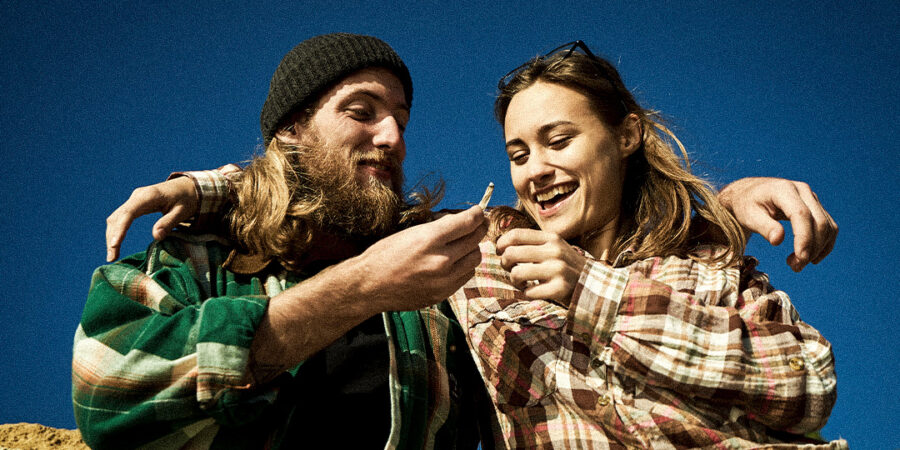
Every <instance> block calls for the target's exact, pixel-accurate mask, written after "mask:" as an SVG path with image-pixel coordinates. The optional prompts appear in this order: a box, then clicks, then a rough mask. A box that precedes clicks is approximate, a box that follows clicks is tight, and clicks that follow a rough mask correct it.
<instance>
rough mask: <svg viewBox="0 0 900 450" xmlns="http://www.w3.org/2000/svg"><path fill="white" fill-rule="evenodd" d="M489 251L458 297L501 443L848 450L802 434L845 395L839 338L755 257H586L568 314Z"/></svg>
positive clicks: (456, 305) (458, 310)
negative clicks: (731, 260) (805, 315)
mask: <svg viewBox="0 0 900 450" xmlns="http://www.w3.org/2000/svg"><path fill="white" fill-rule="evenodd" d="M481 249H482V262H481V265H480V266H479V267H478V268H477V269H476V273H475V276H474V277H473V278H472V279H471V280H470V281H469V282H468V283H467V284H466V285H465V286H464V287H463V288H461V289H460V290H459V291H457V293H456V294H454V296H453V297H452V298H451V304H452V306H453V308H454V311H455V312H456V314H457V316H458V318H459V321H460V323H461V324H462V326H463V328H464V329H466V331H467V339H468V340H469V344H470V347H471V349H472V353H473V355H474V358H475V361H476V363H477V365H478V368H479V370H480V371H481V374H482V376H483V377H484V380H485V383H486V385H487V388H488V391H489V394H490V396H491V397H492V400H493V402H494V405H495V408H496V411H497V420H498V421H499V426H500V429H502V433H501V434H500V435H498V436H496V440H497V445H498V447H501V448H503V447H510V448H536V447H540V448H546V447H558V448H598V449H603V448H751V447H752V448H759V447H767V448H782V447H786V448H795V447H798V446H804V447H805V448H846V446H847V443H846V441H843V440H838V441H834V442H831V443H822V442H818V441H814V440H810V439H806V438H804V437H803V436H802V434H803V433H808V432H812V431H815V430H818V429H820V428H821V427H822V426H823V425H825V421H826V420H827V419H828V415H829V413H830V411H831V408H832V406H833V405H834V402H835V399H836V390H835V385H836V378H835V373H834V359H833V356H832V352H831V345H830V344H829V343H828V341H826V340H825V339H824V338H823V337H822V336H821V335H820V334H819V332H818V331H816V330H815V329H814V328H812V327H811V326H809V325H808V324H806V323H804V322H802V321H801V320H800V317H799V316H798V314H797V311H796V310H795V309H794V307H793V305H792V304H791V302H790V299H789V298H788V296H787V295H786V294H785V293H784V292H781V291H778V290H775V289H773V288H772V287H771V286H770V285H769V283H768V277H767V276H766V275H765V274H763V273H760V272H758V271H756V270H755V269H754V268H755V266H756V261H755V260H753V259H752V258H746V259H745V260H744V262H743V264H742V266H741V267H728V268H715V267H711V266H710V265H708V264H705V263H702V262H698V261H694V260H691V259H683V258H678V257H666V258H649V259H646V260H643V261H629V253H628V252H625V253H623V254H622V255H620V257H619V258H618V260H617V261H616V263H615V264H614V265H613V266H612V267H611V266H609V265H606V264H604V263H601V262H598V261H596V260H593V259H589V262H588V264H587V265H586V266H585V268H584V270H583V272H582V274H581V279H580V280H579V283H578V286H577V287H576V289H575V291H574V294H573V297H572V302H571V305H570V307H569V308H565V307H563V306H560V305H557V304H555V303H551V302H549V301H543V300H533V299H529V298H527V297H525V295H524V293H523V292H522V291H520V290H518V289H516V288H515V287H514V286H513V285H512V283H511V281H510V278H509V274H508V272H506V271H505V270H504V269H503V268H502V267H501V266H500V258H499V257H498V256H497V254H496V248H495V247H494V244H492V243H490V242H483V243H482V244H481ZM710 251H714V249H712V248H704V249H698V252H700V253H702V252H710ZM806 446H809V447H806Z"/></svg>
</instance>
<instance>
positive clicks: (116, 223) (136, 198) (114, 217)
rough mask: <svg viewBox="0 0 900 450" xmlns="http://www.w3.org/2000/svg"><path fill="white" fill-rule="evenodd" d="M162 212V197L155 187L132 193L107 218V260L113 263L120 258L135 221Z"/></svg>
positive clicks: (140, 189)
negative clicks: (122, 246) (123, 243)
mask: <svg viewBox="0 0 900 450" xmlns="http://www.w3.org/2000/svg"><path fill="white" fill-rule="evenodd" d="M160 210H162V205H161V204H160V195H159V193H158V189H156V187H155V186H147V187H140V188H137V189H135V190H134V191H132V193H131V196H129V197H128V200H127V201H126V202H125V203H123V204H122V206H119V207H118V208H116V210H115V211H113V213H112V214H110V215H109V217H107V218H106V260H107V261H108V262H112V261H115V260H116V258H118V257H119V248H120V247H121V245H122V241H123V240H125V234H126V233H127V232H128V228H129V227H131V223H132V222H134V219H136V218H138V217H140V216H143V215H145V214H149V213H152V212H157V211H160Z"/></svg>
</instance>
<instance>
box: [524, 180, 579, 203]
mask: <svg viewBox="0 0 900 450" xmlns="http://www.w3.org/2000/svg"><path fill="white" fill-rule="evenodd" d="M577 187H578V186H576V185H574V184H564V185H561V186H555V187H554V188H553V189H550V190H548V191H544V192H541V193H539V194H535V195H534V199H535V200H536V201H537V202H538V203H543V202H546V201H547V200H550V199H551V198H553V197H556V196H557V195H563V194H568V193H569V192H572V191H574V190H575V189H576V188H577Z"/></svg>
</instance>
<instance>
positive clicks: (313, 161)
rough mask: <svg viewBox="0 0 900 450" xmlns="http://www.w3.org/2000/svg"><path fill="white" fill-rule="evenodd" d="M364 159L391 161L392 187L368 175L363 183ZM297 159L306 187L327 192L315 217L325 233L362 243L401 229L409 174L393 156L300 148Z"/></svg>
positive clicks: (321, 192) (381, 153)
mask: <svg viewBox="0 0 900 450" xmlns="http://www.w3.org/2000/svg"><path fill="white" fill-rule="evenodd" d="M363 160H375V161H381V162H383V163H388V164H389V166H390V168H391V185H390V186H388V185H386V184H384V183H383V182H382V181H380V180H378V179H377V178H376V177H374V176H368V175H365V174H363V175H362V176H363V177H364V179H362V180H361V179H360V171H359V162H360V161H363ZM296 161H297V163H298V168H299V170H298V173H299V174H301V177H302V178H303V179H304V180H303V184H305V185H306V187H308V188H309V190H310V191H314V192H315V191H317V192H318V193H320V194H321V204H320V206H319V208H318V209H317V210H316V212H315V214H313V218H314V220H315V222H316V225H317V226H319V227H320V228H321V229H322V230H323V231H326V232H330V233H335V234H337V235H340V236H342V237H346V238H349V239H352V240H354V241H361V242H362V241H369V240H372V239H378V238H381V237H383V236H386V235H388V234H390V233H391V232H393V231H395V230H396V228H397V224H398V222H399V219H400V209H401V206H402V201H401V198H402V197H401V195H402V194H401V189H402V187H403V170H402V165H401V162H400V161H399V160H398V159H397V158H396V157H395V156H394V154H393V153H386V152H383V151H381V150H373V151H370V152H363V151H358V150H356V149H348V148H334V147H332V148H328V147H323V146H321V145H312V146H303V147H302V148H300V149H298V152H297V160H296Z"/></svg>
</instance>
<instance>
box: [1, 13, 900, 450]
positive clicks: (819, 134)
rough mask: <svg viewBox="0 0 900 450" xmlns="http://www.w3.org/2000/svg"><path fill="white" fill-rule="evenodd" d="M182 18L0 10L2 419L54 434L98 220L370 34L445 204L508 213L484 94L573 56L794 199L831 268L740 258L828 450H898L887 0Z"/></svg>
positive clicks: (253, 146)
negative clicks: (514, 74) (814, 408)
mask: <svg viewBox="0 0 900 450" xmlns="http://www.w3.org/2000/svg"><path fill="white" fill-rule="evenodd" d="M35 3H36V2H35ZM182 3H188V2H171V3H170V4H166V3H163V2H130V1H123V2H77V3H76V2H71V3H68V2H40V4H39V5H33V4H32V2H23V1H6V2H2V3H0V60H2V61H3V64H0V92H2V93H0V95H2V102H0V142H2V144H0V145H2V158H3V159H2V164H3V167H4V173H5V174H6V175H5V176H3V177H2V178H0V189H2V191H3V192H4V195H3V196H2V200H0V201H2V204H0V206H2V210H3V212H4V213H3V215H2V218H0V236H2V238H3V240H4V245H2V246H0V288H2V292H4V293H5V297H6V298H5V299H4V300H3V312H2V313H0V330H2V335H0V336H2V339H0V351H2V354H3V355H5V357H6V360H7V365H6V366H5V367H4V368H3V369H2V374H3V378H4V379H5V380H7V387H6V388H4V389H2V390H0V423H11V422H20V421H25V422H40V423H44V424H47V425H52V426H57V427H67V428H73V427H74V425H75V424H74V419H73V417H72V408H71V403H70V400H69V395H70V377H69V373H70V372H69V370H70V359H71V343H72V335H73V333H74V330H75V328H76V326H77V323H78V320H79V316H80V311H81V308H82V306H83V304H84V298H85V294H86V292H87V288H88V285H89V281H90V276H91V272H92V271H93V269H94V268H95V267H96V266H98V265H100V264H102V263H103V262H104V256H105V250H104V227H105V224H104V219H105V218H106V216H107V215H108V214H109V213H110V212H111V211H112V210H113V209H114V208H115V207H116V206H117V205H118V204H120V203H121V202H123V201H124V200H125V199H126V198H127V196H128V195H129V193H130V192H131V190H132V189H133V188H135V187H137V186H141V185H146V184H151V183H155V182H158V181H160V180H162V179H163V178H165V176H166V175H167V174H168V173H170V172H172V171H176V170H185V169H203V168H212V167H216V166H219V165H222V164H224V163H227V162H235V161H243V160H246V159H247V158H249V157H250V155H252V154H253V152H254V151H256V150H257V145H258V144H259V141H260V133H259V121H258V118H259V110H260V108H261V105H262V103H263V100H264V99H265V95H266V92H267V88H268V80H269V77H270V76H271V73H272V72H273V71H274V69H275V67H276V66H277V64H278V62H279V60H280V58H281V56H282V55H283V54H284V53H286V52H287V51H288V50H290V49H291V48H292V47H293V46H294V45H295V44H297V43H298V42H300V41H301V40H303V39H305V38H307V37H310V36H313V35H317V34H321V33H327V32H334V31H349V32H355V33H363V34H372V35H376V36H378V37H381V38H382V39H384V40H386V41H387V42H388V43H390V44H391V45H392V46H394V48H395V49H396V50H397V51H398V53H400V55H401V56H402V57H403V58H404V59H405V61H406V63H407V64H408V66H409V67H410V70H411V73H412V77H413V80H414V84H415V98H414V101H413V110H412V120H411V122H410V126H409V128H408V130H407V135H406V136H407V146H408V149H409V154H408V157H407V163H406V171H407V177H408V180H409V181H415V180H417V179H419V178H420V177H422V176H426V175H428V174H431V177H432V178H433V177H436V176H440V177H443V178H444V179H445V180H446V181H447V185H448V190H447V196H446V198H445V200H444V202H443V204H442V207H459V206H462V205H463V204H464V203H465V202H473V201H477V200H478V199H479V198H480V196H481V193H482V192H483V189H484V186H485V185H486V184H487V183H488V181H494V182H495V183H496V184H497V191H496V192H495V195H494V200H493V203H495V204H498V203H512V202H513V200H514V193H513V190H512V188H511V186H510V183H509V178H508V162H507V161H506V160H505V155H504V152H503V147H502V141H501V134H500V128H499V126H498V125H496V124H495V123H494V122H493V120H492V116H491V105H492V97H493V95H494V93H495V89H496V80H497V79H498V77H500V76H501V75H503V74H504V73H506V72H507V71H509V70H510V69H511V68H513V67H515V66H517V65H519V64H520V63H521V62H523V61H524V60H525V59H527V58H529V57H531V56H534V55H535V54H538V53H542V52H543V51H544V50H547V49H549V48H552V47H555V46H556V45H558V44H560V43H563V42H568V41H571V40H574V39H582V40H584V41H586V42H587V43H588V45H589V46H590V47H591V49H592V50H594V52H595V53H598V54H602V55H605V56H606V57H608V58H610V59H611V60H612V61H614V62H615V63H616V64H617V65H618V67H619V68H620V70H621V72H622V75H623V77H624V79H625V83H626V84H627V85H628V86H629V87H630V88H631V89H632V90H633V91H634V92H635V94H636V95H637V98H638V100H639V101H640V102H641V103H642V104H643V105H644V106H649V107H652V108H655V109H658V110H660V111H662V112H663V113H665V114H666V115H667V116H668V117H669V118H670V119H671V122H672V124H673V125H674V128H675V131H676V133H677V134H678V135H679V136H680V137H681V138H682V140H683V141H684V143H685V144H686V145H687V147H688V149H689V151H690V152H691V154H692V156H693V157H694V158H695V159H696V160H698V161H699V163H698V164H696V165H695V170H697V171H699V172H700V173H702V174H704V175H705V176H706V177H708V178H709V179H710V180H712V181H714V182H715V183H717V184H719V185H721V184H723V183H725V182H727V181H730V180H733V179H735V178H738V177H740V176H750V175H770V176H780V177H787V178H792V179H800V180H805V181H808V182H809V183H810V184H811V185H812V187H813V189H814V190H815V191H816V193H817V194H818V195H819V197H820V199H821V200H822V201H823V203H824V204H825V206H826V207H827V209H828V210H829V211H830V212H831V214H832V215H833V216H834V218H835V219H836V221H837V222H838V223H839V225H840V227H841V231H840V236H839V238H838V242H837V245H836V247H835V249H834V251H833V253H832V255H831V256H830V257H829V258H828V259H826V260H825V261H824V262H823V263H822V264H819V265H818V266H810V267H808V268H807V269H806V270H805V271H804V272H803V273H801V274H794V273H793V272H791V271H790V270H789V269H788V267H787V265H785V264H784V259H785V257H786V256H787V255H788V253H790V249H789V247H790V245H787V244H785V245H782V247H780V248H771V247H769V246H768V244H765V243H764V241H762V240H761V239H759V238H758V237H757V238H754V239H753V240H752V241H751V245H750V248H749V252H750V253H751V254H754V255H756V256H757V257H759V259H760V260H761V266H760V267H761V269H762V270H764V271H766V272H768V273H769V274H770V276H771V279H772V282H773V284H774V285H775V286H776V287H778V288H780V289H783V290H785V291H787V292H788V293H789V294H790V295H791V297H792V299H793V300H794V302H795V304H796V306H797V307H798V309H799V311H800V313H801V316H802V317H803V319H804V320H805V321H807V322H809V323H811V324H813V325H814V326H816V327H817V328H819V329H820V330H821V331H822V333H823V334H824V335H825V336H826V337H827V338H829V340H830V341H831V342H832V344H833V346H834V351H835V355H836V358H837V371H838V379H839V384H838V392H839V396H838V402H837V405H836V406H835V409H834V411H833V413H832V417H831V420H830V422H829V423H828V425H827V426H826V427H825V430H824V435H825V436H826V437H828V438H836V437H839V436H842V437H844V438H846V439H848V440H849V441H850V444H851V445H852V446H853V447H854V448H897V447H900V437H897V433H896V432H895V431H894V429H895V419H896V418H897V417H900V391H898V388H897V386H898V384H900V383H898V381H900V376H898V374H900V357H898V356H900V351H898V350H897V346H896V344H892V343H891V342H892V336H896V334H897V332H896V331H891V330H893V329H894V327H895V322H894V320H892V319H891V317H892V316H893V315H894V310H893V309H892V308H891V307H890V305H891V303H890V302H893V300H890V299H891V298H894V296H893V295H892V294H890V293H889V291H888V290H887V284H888V280H889V279H894V278H895V277H896V274H897V271H896V269H891V268H890V267H893V266H892V264H895V261H896V255H898V254H900V246H898V243H897V238H896V234H897V217H900V214H898V202H897V200H898V194H897V193H898V188H900V176H898V168H900V157H898V151H897V145H896V141H895V139H894V138H895V135H896V134H897V131H898V130H897V125H896V124H897V123H898V119H900V113H898V107H897V105H898V103H900V87H898V85H897V83H896V76H897V75H896V74H897V73H900V58H898V57H897V55H898V54H900V38H898V33H897V30H898V29H900V3H897V2H890V1H885V2H866V4H865V5H862V6H857V5H852V6H851V5H850V3H849V2H828V1H825V2H821V1H819V2H812V1H809V2H793V1H790V2H789V1H785V2H737V1H722V2H642V1H636V2H634V1H633V2H627V3H626V2H575V3H570V4H567V5H565V6H562V5H556V4H554V3H549V2H548V3H542V2H509V3H503V2H500V3H497V4H494V5H491V6H489V7H487V6H480V2H458V3H456V5H458V6H448V5H445V4H443V3H444V2H417V4H416V6H412V5H411V4H405V3H393V2H378V1H365V2H347V3H341V4H338V3H339V2H321V3H318V2H297V3H294V4H287V3H285V4H267V3H266V2H254V5H253V6H247V5H244V4H243V2H207V3H206V4H205V5H204V6H202V7H201V6H196V5H187V4H182ZM410 3H412V2H410ZM155 218H156V217H153V218H152V219H143V220H139V221H138V222H137V223H136V224H135V225H134V228H133V229H132V232H131V233H130V234H129V236H128V238H127V239H126V241H125V244H124V252H126V253H132V252H135V251H140V250H143V249H144V248H145V246H146V245H147V244H148V243H149V228H150V225H151V224H152V220H155ZM789 238H790V236H789Z"/></svg>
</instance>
